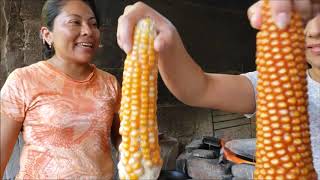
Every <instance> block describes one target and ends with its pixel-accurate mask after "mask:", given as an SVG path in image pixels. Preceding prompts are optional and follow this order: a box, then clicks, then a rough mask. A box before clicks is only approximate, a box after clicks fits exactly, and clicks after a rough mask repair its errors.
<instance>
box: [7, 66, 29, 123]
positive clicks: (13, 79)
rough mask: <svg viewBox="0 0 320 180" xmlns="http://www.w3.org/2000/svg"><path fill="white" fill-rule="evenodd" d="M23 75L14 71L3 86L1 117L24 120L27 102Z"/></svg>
mask: <svg viewBox="0 0 320 180" xmlns="http://www.w3.org/2000/svg"><path fill="white" fill-rule="evenodd" d="M23 89H24V88H23V84H22V81H21V76H19V73H18V70H15V71H13V72H12V73H11V74H10V75H9V76H8V78H7V80H6V82H5V83H4V85H3V87H2V88H1V119H3V120H14V121H18V122H23V120H24V118H25V111H26V103H25V101H24V100H25V93H24V90H23Z"/></svg>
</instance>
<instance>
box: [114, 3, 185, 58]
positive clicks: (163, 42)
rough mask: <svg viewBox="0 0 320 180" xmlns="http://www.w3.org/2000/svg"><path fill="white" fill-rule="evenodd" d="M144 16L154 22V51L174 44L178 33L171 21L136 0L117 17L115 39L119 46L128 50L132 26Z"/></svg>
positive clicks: (166, 48)
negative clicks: (155, 32)
mask: <svg viewBox="0 0 320 180" xmlns="http://www.w3.org/2000/svg"><path fill="white" fill-rule="evenodd" d="M145 17H150V18H151V19H152V20H153V21H154V23H155V28H156V30H157V36H156V39H155V41H154V48H155V50H156V51H158V52H163V51H166V50H169V49H170V48H172V47H173V46H174V45H176V40H177V39H179V35H178V33H177V31H176V29H175V27H174V26H173V25H172V23H171V22H170V21H169V20H168V19H166V18H165V17H164V16H162V15H161V14H159V13H158V12H157V11H155V10H154V9H152V8H151V7H149V6H147V5H146V4H144V3H142V2H137V3H135V4H133V5H129V6H127V7H126V8H125V10H124V13H123V15H121V16H120V17H119V19H118V29H117V41H118V44H119V46H120V48H122V49H123V50H124V51H125V52H126V53H128V52H130V50H131V47H132V36H133V31H134V27H135V25H136V24H137V22H138V21H139V20H140V19H142V18H145ZM164 48H165V49H164Z"/></svg>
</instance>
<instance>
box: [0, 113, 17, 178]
mask: <svg viewBox="0 0 320 180" xmlns="http://www.w3.org/2000/svg"><path fill="white" fill-rule="evenodd" d="M21 127H22V123H21V122H17V121H13V120H8V119H5V118H4V117H3V116H2V115H1V127H0V130H1V131H0V135H1V141H0V150H1V170H0V177H1V178H2V177H3V173H4V170H5V168H6V166H7V163H8V161H9V158H10V155H11V153H12V150H13V147H14V145H15V143H16V141H17V139H18V135H19V132H20V130H21Z"/></svg>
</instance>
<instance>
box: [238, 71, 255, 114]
mask: <svg viewBox="0 0 320 180" xmlns="http://www.w3.org/2000/svg"><path fill="white" fill-rule="evenodd" d="M241 75H242V76H245V77H246V78H248V80H249V81H250V82H251V85H252V88H253V90H254V97H255V98H256V97H257V89H256V87H257V84H258V72H257V71H253V72H248V73H244V74H241ZM254 114H255V113H253V114H245V116H246V117H248V118H251V117H252V116H253V115H254Z"/></svg>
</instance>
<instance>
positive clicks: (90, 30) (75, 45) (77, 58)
mask: <svg viewBox="0 0 320 180" xmlns="http://www.w3.org/2000/svg"><path fill="white" fill-rule="evenodd" d="M51 35H52V40H53V46H54V49H55V55H56V56H57V57H59V58H62V59H64V60H69V61H73V62H76V63H81V64H82V63H88V62H90V61H91V60H92V59H93V57H94V55H95V52H96V50H97V48H98V46H99V38H100V32H99V29H98V27H97V21H96V18H95V15H94V13H93V12H92V10H91V9H90V7H89V6H88V5H87V4H85V3H84V2H82V1H67V3H66V4H65V5H64V6H63V7H62V9H61V13H60V14H59V15H58V16H57V17H56V18H55V20H54V24H53V30H52V33H51Z"/></svg>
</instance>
